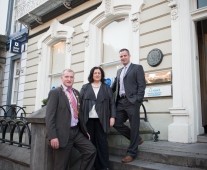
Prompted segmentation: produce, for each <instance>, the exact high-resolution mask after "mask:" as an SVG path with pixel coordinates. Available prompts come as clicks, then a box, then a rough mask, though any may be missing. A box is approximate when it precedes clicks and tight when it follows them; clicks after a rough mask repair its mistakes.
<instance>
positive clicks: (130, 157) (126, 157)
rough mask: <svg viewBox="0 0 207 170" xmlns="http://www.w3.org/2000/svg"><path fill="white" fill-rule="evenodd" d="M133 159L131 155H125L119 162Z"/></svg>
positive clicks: (127, 161)
mask: <svg viewBox="0 0 207 170" xmlns="http://www.w3.org/2000/svg"><path fill="white" fill-rule="evenodd" d="M133 160H134V158H133V157H132V156H129V155H127V156H125V157H124V158H122V160H121V162H122V163H129V162H132V161H133Z"/></svg>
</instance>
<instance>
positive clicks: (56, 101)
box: [46, 87, 87, 147]
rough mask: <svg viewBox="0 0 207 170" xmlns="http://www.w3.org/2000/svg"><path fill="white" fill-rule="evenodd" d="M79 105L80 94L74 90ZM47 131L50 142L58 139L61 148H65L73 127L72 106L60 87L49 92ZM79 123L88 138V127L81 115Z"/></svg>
mask: <svg viewBox="0 0 207 170" xmlns="http://www.w3.org/2000/svg"><path fill="white" fill-rule="evenodd" d="M73 92H74V94H75V96H76V99H77V101H78V102H77V103H79V99H80V94H79V92H78V91H77V90H75V89H73ZM46 107H47V108H46V129H47V138H48V140H51V139H54V138H58V140H59V143H60V147H65V146H66V145H67V143H68V140H69V134H70V133H69V132H70V125H71V111H70V104H69V101H68V98H67V96H66V95H65V93H64V91H63V88H62V87H58V88H55V89H53V90H51V91H50V92H49V96H48V102H47V106H46ZM78 119H79V123H78V125H79V126H80V129H81V131H82V132H83V134H84V135H85V136H86V137H87V131H86V127H85V125H84V123H83V121H82V118H81V114H80V113H79V118H78Z"/></svg>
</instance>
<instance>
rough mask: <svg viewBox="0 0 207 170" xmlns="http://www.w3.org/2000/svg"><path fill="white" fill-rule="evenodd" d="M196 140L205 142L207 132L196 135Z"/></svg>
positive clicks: (206, 141) (206, 140)
mask: <svg viewBox="0 0 207 170" xmlns="http://www.w3.org/2000/svg"><path fill="white" fill-rule="evenodd" d="M198 142H200V143H207V134H203V135H198Z"/></svg>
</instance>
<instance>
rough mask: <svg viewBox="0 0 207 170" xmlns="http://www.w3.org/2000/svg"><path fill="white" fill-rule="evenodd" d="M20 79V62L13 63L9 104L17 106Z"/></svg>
mask: <svg viewBox="0 0 207 170" xmlns="http://www.w3.org/2000/svg"><path fill="white" fill-rule="evenodd" d="M19 78H20V60H16V61H14V72H13V83H12V97H11V104H17V100H18V89H19Z"/></svg>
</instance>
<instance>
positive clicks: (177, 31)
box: [168, 0, 196, 143]
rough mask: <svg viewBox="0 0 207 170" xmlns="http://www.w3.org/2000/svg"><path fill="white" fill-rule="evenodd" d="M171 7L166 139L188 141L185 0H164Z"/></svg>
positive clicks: (190, 100)
mask: <svg viewBox="0 0 207 170" xmlns="http://www.w3.org/2000/svg"><path fill="white" fill-rule="evenodd" d="M168 1H169V4H168V6H169V7H170V8H171V33H172V72H173V107H172V108H170V109H169V110H170V114H171V116H172V117H173V122H172V123H171V124H170V125H169V126H168V140H169V141H171V142H181V143H192V142H195V141H196V136H195V135H196V130H195V126H196V119H195V108H194V107H195V106H194V105H195V104H194V103H195V97H194V95H195V93H194V82H193V64H192V62H193V61H192V60H193V56H192V52H191V48H192V47H191V41H192V40H191V24H190V11H189V1H188V0H183V1H177V0H168Z"/></svg>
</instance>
